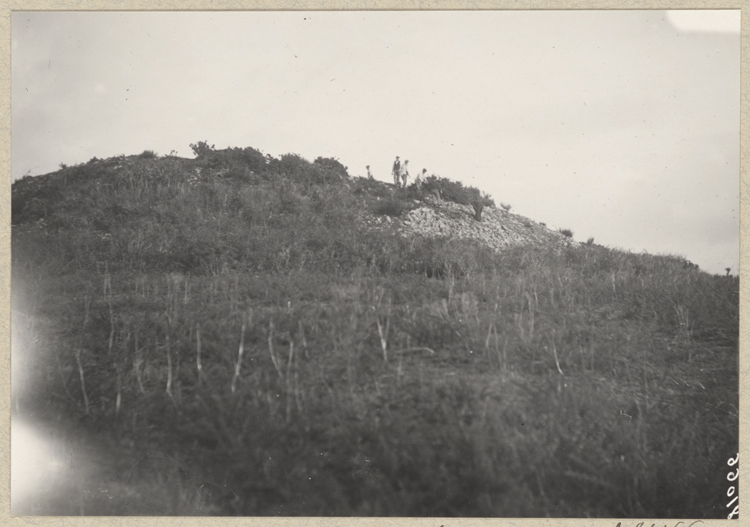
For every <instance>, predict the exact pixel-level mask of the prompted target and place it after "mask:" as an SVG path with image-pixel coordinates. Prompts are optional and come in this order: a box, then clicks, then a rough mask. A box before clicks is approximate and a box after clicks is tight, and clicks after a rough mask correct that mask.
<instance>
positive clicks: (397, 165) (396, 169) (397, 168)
mask: <svg viewBox="0 0 750 527" xmlns="http://www.w3.org/2000/svg"><path fill="white" fill-rule="evenodd" d="M391 173H392V174H393V184H394V185H396V187H397V188H398V183H399V176H400V175H401V161H399V160H398V156H396V160H395V161H394V162H393V170H391Z"/></svg>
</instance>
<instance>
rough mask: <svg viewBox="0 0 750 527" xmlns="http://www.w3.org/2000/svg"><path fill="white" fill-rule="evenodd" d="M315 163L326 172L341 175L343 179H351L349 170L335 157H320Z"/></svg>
mask: <svg viewBox="0 0 750 527" xmlns="http://www.w3.org/2000/svg"><path fill="white" fill-rule="evenodd" d="M314 163H315V164H316V165H320V166H321V167H323V168H325V169H326V170H329V171H331V172H334V173H336V174H339V175H340V176H341V177H345V178H348V177H349V169H348V168H347V167H345V166H344V165H342V164H341V162H340V161H339V160H338V159H336V158H335V157H318V158H316V159H315V161H314Z"/></svg>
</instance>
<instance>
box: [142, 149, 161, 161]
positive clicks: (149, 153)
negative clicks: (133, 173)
mask: <svg viewBox="0 0 750 527" xmlns="http://www.w3.org/2000/svg"><path fill="white" fill-rule="evenodd" d="M138 157H139V158H140V159H156V158H157V157H159V156H157V155H156V152H154V151H153V150H144V151H143V152H141V153H140V154H138Z"/></svg>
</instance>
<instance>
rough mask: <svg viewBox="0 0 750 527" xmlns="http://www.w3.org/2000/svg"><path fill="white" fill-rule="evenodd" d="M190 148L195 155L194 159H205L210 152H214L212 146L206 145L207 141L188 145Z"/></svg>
mask: <svg viewBox="0 0 750 527" xmlns="http://www.w3.org/2000/svg"><path fill="white" fill-rule="evenodd" d="M190 148H191V149H192V151H193V154H195V157H196V159H204V158H207V157H208V156H209V155H210V154H211V152H213V151H214V145H210V146H209V144H208V142H207V141H198V142H197V143H190Z"/></svg>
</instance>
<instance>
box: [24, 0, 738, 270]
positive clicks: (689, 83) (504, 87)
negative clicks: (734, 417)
mask: <svg viewBox="0 0 750 527" xmlns="http://www.w3.org/2000/svg"><path fill="white" fill-rule="evenodd" d="M11 38H12V100H13V103H12V119H13V123H12V153H13V163H12V175H13V179H17V178H19V177H22V176H23V175H25V174H31V175H38V174H45V173H48V172H52V171H54V170H57V169H58V166H59V164H60V163H66V164H68V165H72V164H76V163H82V162H86V161H88V160H89V159H90V158H92V157H94V156H96V157H99V158H104V157H109V156H114V155H119V154H128V155H129V154H138V153H140V152H142V151H144V150H154V151H156V152H157V153H159V154H169V153H170V152H171V151H173V150H174V151H176V152H177V153H178V155H181V156H184V157H192V151H191V150H190V147H189V144H190V143H195V142H197V141H200V140H206V141H208V142H209V143H211V144H215V145H216V147H217V148H225V147H228V146H238V147H245V146H252V147H254V148H257V149H259V150H261V151H263V152H264V153H268V154H271V155H273V156H279V155H281V154H284V153H289V152H293V153H298V154H301V155H302V156H304V157H306V158H307V159H309V160H313V159H314V158H315V157H317V156H325V157H337V158H338V159H339V160H341V162H343V163H344V164H345V165H347V166H348V167H349V172H350V174H352V175H364V174H365V165H368V164H369V165H370V166H371V167H372V170H373V173H374V175H375V177H376V178H377V179H380V180H383V181H390V180H391V179H390V174H389V173H390V166H391V163H392V162H393V159H394V158H395V156H396V155H399V156H401V159H402V160H403V159H409V161H410V163H409V165H410V167H411V172H412V174H414V173H415V172H416V171H421V169H422V168H427V171H428V173H430V174H432V173H435V174H438V175H441V176H445V177H449V178H451V179H456V180H460V181H462V182H464V183H465V184H469V185H473V186H477V187H479V188H480V189H482V190H483V191H486V192H488V193H489V194H491V195H492V197H493V198H494V199H495V201H496V202H497V203H500V202H502V203H507V204H510V205H511V206H512V207H513V208H512V212H516V213H518V214H522V215H524V216H527V217H529V218H531V219H533V220H536V221H540V222H546V223H547V225H548V226H549V227H553V228H568V229H571V230H572V231H574V233H575V239H577V240H579V241H586V239H588V238H589V237H594V238H595V240H596V242H598V243H602V244H604V245H607V246H610V247H619V248H624V249H628V250H633V251H636V252H640V251H643V250H646V251H648V252H650V253H670V254H681V255H683V256H686V257H687V258H688V259H690V260H692V261H694V262H695V263H697V264H699V265H700V266H701V267H702V268H703V269H705V270H707V271H710V272H716V273H721V274H724V268H725V267H731V268H732V272H733V273H737V270H738V267H739V134H740V106H739V102H740V12H739V10H734V11H679V12H665V11H577V12H573V11H536V12H534V11H511V12H503V11H491V12H487V11H483V12H481V13H480V12H467V11H462V12H382V11H381V12H244V13H240V12H197V13H175V12H164V13H132V12H130V13H126V12H120V13H117V12H100V13H96V12H91V13H72V12H46V13H45V12H14V13H13V15H12V34H11Z"/></svg>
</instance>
